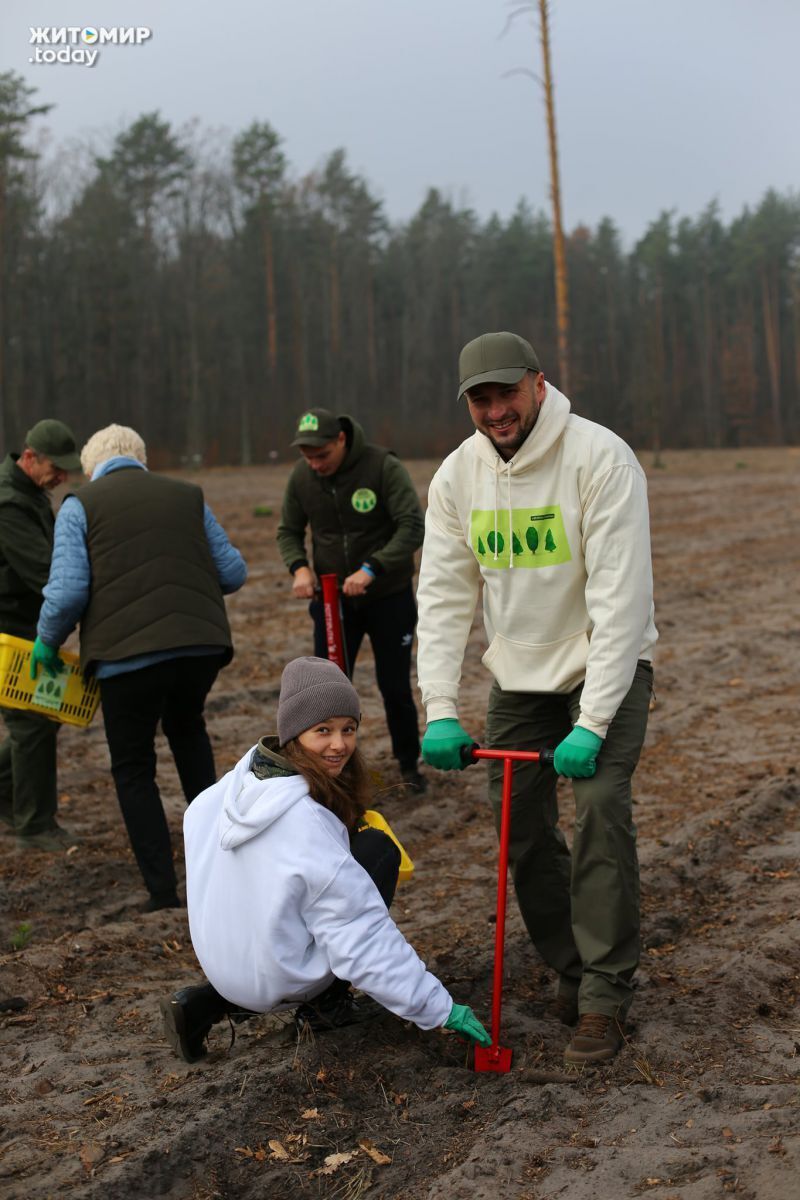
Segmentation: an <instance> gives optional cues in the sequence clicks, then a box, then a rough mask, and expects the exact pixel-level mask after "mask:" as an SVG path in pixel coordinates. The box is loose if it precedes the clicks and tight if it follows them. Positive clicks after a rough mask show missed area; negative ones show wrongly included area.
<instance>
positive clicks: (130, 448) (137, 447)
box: [81, 425, 147, 479]
mask: <svg viewBox="0 0 800 1200" xmlns="http://www.w3.org/2000/svg"><path fill="white" fill-rule="evenodd" d="M118 454H119V455H123V456H124V457H125V458H135V459H136V461H137V462H140V463H142V465H143V466H144V465H145V464H146V463H147V451H146V449H145V444H144V442H143V441H142V439H141V437H140V436H139V434H138V433H137V432H136V430H135V429H131V428H130V427H129V426H128V425H106V427H105V429H98V431H97V433H93V434H92V436H91V437H90V438H89V440H88V442H87V443H86V445H85V446H84V447H83V449H82V450H81V469H82V470H83V473H84V475H87V476H88V477H89V479H91V477H92V475H93V474H94V471H95V469H96V468H97V467H99V466H100V463H102V462H105V461H106V460H107V459H109V458H114V457H116V455H118Z"/></svg>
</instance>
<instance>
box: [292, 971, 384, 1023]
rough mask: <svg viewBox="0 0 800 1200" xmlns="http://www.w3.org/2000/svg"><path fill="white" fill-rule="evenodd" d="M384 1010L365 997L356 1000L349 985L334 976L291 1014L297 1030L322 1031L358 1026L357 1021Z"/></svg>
mask: <svg viewBox="0 0 800 1200" xmlns="http://www.w3.org/2000/svg"><path fill="white" fill-rule="evenodd" d="M385 1012H386V1009H385V1008H384V1007H383V1006H382V1005H380V1004H378V1002H377V1000H372V999H370V997H369V996H359V997H358V999H356V997H355V996H354V995H353V993H352V992H351V991H350V984H349V983H346V982H345V981H344V980H343V979H334V981H333V983H332V984H331V985H330V987H327V988H326V989H325V991H324V992H320V994H319V996H315V997H314V999H313V1000H309V1001H308V1002H307V1003H306V1004H301V1005H300V1007H299V1008H298V1009H296V1011H295V1014H294V1021H295V1025H296V1026H297V1030H298V1033H302V1032H303V1030H304V1029H306V1028H308V1029H312V1030H313V1031H314V1033H325V1032H326V1031H327V1030H329V1029H342V1028H343V1027H344V1026H345V1025H358V1024H359V1023H360V1022H361V1021H372V1020H374V1018H375V1017H379V1016H381V1014H382V1013H385Z"/></svg>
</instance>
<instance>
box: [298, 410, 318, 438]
mask: <svg viewBox="0 0 800 1200" xmlns="http://www.w3.org/2000/svg"><path fill="white" fill-rule="evenodd" d="M318 429H319V417H317V416H315V415H314V413H311V412H307V413H303V415H302V417H301V418H300V424H299V425H298V426H297V432H298V433H316V432H317V430H318Z"/></svg>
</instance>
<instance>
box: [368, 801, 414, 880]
mask: <svg viewBox="0 0 800 1200" xmlns="http://www.w3.org/2000/svg"><path fill="white" fill-rule="evenodd" d="M364 820H365V821H366V823H367V824H368V825H369V826H370V827H371V828H372V829H380V830H382V831H383V833H386V834H388V836H389V837H390V838H391V839H392V841H393V842H394V844H395V846H397V849H398V850H399V851H400V879H410V878H411V876H412V874H413V872H414V864H413V862H412V861H411V859H410V858H409V857H408V855H407V854H406V852H405V850H404V849H403V847H402V846H401V845H400V842H399V841H398V839H397V835H396V834H395V832H394V830H393V829H392V827H391V825H390V824H389V822H388V821H387V820H386V818H385V817H384V816H382V815H381V813H379V812H375V810H374V809H372V808H368V809H367V811H366V812H365V813H364Z"/></svg>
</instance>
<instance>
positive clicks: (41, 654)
mask: <svg viewBox="0 0 800 1200" xmlns="http://www.w3.org/2000/svg"><path fill="white" fill-rule="evenodd" d="M40 666H41V667H43V668H44V671H45V673H46V674H47V675H49V676H50V678H51V679H55V677H56V675H57V674H58V672H59V671H63V670H64V663H63V660H62V659H60V658H59V657H58V646H46V645H45V644H44V642H43V641H41V639H40V638H38V637H37V639H36V641H35V642H34V643H33V649H32V650H31V679H35V678H36V677H37V675H38V674H39V667H40Z"/></svg>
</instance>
